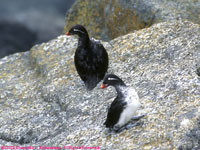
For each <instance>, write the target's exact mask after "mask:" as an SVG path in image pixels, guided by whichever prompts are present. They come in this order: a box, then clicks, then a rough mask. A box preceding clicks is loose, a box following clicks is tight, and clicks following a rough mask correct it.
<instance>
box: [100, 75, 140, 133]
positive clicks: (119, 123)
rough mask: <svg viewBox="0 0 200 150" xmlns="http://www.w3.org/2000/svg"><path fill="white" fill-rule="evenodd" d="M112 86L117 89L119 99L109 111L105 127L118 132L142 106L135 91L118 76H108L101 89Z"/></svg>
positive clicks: (115, 100)
mask: <svg viewBox="0 0 200 150" xmlns="http://www.w3.org/2000/svg"><path fill="white" fill-rule="evenodd" d="M110 85H111V86H113V87H115V89H116V91H117V97H116V98H115V99H114V101H113V102H112V104H111V106H110V108H109V110H108V114H107V119H106V121H105V123H104V125H105V126H106V127H107V128H110V129H114V130H115V131H118V130H119V129H121V127H123V126H124V125H126V124H127V123H128V122H129V121H130V120H131V119H133V116H134V115H135V112H136V110H137V109H138V108H139V106H140V102H139V97H138V94H137V92H136V91H135V89H133V88H131V87H127V86H126V85H125V83H124V82H123V81H122V80H121V79H120V78H119V77H117V76H116V75H113V74H108V75H106V76H105V78H104V80H103V84H101V88H106V87H108V86H110ZM141 117H143V116H140V117H138V118H135V119H139V118H141Z"/></svg>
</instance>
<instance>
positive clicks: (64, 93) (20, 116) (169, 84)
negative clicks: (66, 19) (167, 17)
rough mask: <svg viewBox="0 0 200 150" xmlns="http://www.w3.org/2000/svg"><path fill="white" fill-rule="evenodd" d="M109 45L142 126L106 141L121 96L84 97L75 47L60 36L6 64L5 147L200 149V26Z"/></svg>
mask: <svg viewBox="0 0 200 150" xmlns="http://www.w3.org/2000/svg"><path fill="white" fill-rule="evenodd" d="M103 44H104V46H105V48H106V49H107V51H108V54H109V58H110V68H109V72H112V73H115V74H116V75H118V76H120V77H121V78H122V79H123V80H124V81H125V82H126V83H127V84H128V85H129V86H134V87H135V89H136V90H137V91H138V93H139V96H140V99H141V103H142V107H141V108H140V109H139V111H138V115H139V114H145V115H146V116H145V117H144V118H143V119H141V120H140V122H141V125H140V126H137V127H134V128H131V129H130V130H125V131H123V132H121V133H119V134H114V133H112V134H108V133H107V130H105V127H104V126H103V122H104V121H105V117H106V115H107V108H108V107H109V105H110V103H111V102H112V99H113V98H114V96H115V94H116V93H115V90H114V89H113V88H111V87H109V88H108V89H105V90H101V89H100V88H99V87H96V88H95V89H94V90H93V91H92V92H87V91H86V90H85V88H84V85H83V82H82V81H81V80H80V78H79V77H78V75H77V72H76V71H75V68H74V61H73V55H74V52H75V49H76V46H77V39H76V38H74V37H66V36H65V35H62V36H59V37H57V38H56V39H54V40H51V41H49V42H48V43H43V44H41V45H36V46H34V47H33V48H32V49H31V50H30V52H25V53H18V54H14V55H12V56H7V57H5V58H3V59H1V60H0V114H1V115H0V145H1V146H2V145H13V146H19V145H20V146H59V147H63V146H88V147H95V146H99V148H100V149H105V150H106V149H107V150H108V149H111V150H112V149H130V150H132V149H137V150H143V149H146V150H148V149H149V150H155V149H180V150H186V149H193V150H197V149H199V148H200V77H199V76H198V75H197V67H199V64H200V59H199V58H200V27H199V25H196V24H193V23H191V22H186V21H185V22H181V21H178V22H163V23H159V24H156V25H153V26H152V27H150V28H147V29H143V30H140V31H137V32H135V33H131V34H128V35H125V36H121V37H118V38H116V39H114V40H112V41H110V42H103Z"/></svg>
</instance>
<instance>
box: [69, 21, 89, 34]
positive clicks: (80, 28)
mask: <svg viewBox="0 0 200 150" xmlns="http://www.w3.org/2000/svg"><path fill="white" fill-rule="evenodd" d="M66 35H78V36H79V37H82V36H88V33H87V30H86V29H85V27H84V26H82V25H80V24H77V25H74V26H73V27H72V28H71V29H70V30H69V32H66Z"/></svg>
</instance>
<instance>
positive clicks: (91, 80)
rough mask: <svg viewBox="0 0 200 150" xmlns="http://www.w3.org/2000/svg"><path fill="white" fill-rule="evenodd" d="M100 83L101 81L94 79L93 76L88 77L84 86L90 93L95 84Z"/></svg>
mask: <svg viewBox="0 0 200 150" xmlns="http://www.w3.org/2000/svg"><path fill="white" fill-rule="evenodd" d="M100 81H101V80H100V79H98V78H97V77H95V76H90V77H89V78H88V80H87V81H86V82H85V86H86V88H87V90H89V91H91V90H93V89H94V88H95V87H96V86H97V84H98V83H99V82H100Z"/></svg>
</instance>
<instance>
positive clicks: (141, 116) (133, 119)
mask: <svg viewBox="0 0 200 150" xmlns="http://www.w3.org/2000/svg"><path fill="white" fill-rule="evenodd" d="M144 116H145V115H140V116H136V117H133V118H131V120H132V121H138V120H140V119H141V118H143V117H144Z"/></svg>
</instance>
